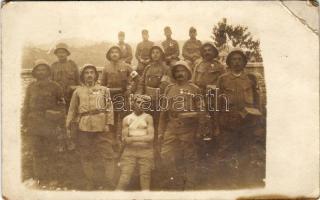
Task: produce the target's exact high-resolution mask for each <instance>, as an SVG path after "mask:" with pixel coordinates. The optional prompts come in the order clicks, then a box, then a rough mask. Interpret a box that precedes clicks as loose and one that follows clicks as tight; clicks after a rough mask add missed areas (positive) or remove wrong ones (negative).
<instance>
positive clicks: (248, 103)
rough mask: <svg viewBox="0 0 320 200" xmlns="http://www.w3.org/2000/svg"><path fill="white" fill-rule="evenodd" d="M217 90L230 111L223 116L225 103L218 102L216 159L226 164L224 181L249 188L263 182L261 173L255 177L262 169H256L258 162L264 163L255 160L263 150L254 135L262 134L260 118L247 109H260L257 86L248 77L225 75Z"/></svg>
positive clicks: (243, 75)
mask: <svg viewBox="0 0 320 200" xmlns="http://www.w3.org/2000/svg"><path fill="white" fill-rule="evenodd" d="M217 87H218V88H219V89H220V90H219V94H220V95H222V94H223V95H226V96H227V100H228V105H229V108H228V109H229V111H228V112H225V109H226V107H225V101H224V100H222V99H220V100H221V101H220V102H221V104H220V108H219V109H220V112H219V113H218V117H219V126H220V131H221V134H220V135H219V136H218V138H217V139H218V143H219V144H218V145H219V151H218V152H217V159H220V160H221V159H222V160H221V161H220V162H221V163H225V165H224V167H223V170H225V171H226V173H227V176H225V177H224V178H225V180H230V181H233V183H239V184H242V185H243V184H252V183H253V182H252V181H253V180H254V179H259V178H260V179H261V180H260V181H262V177H261V176H263V173H260V174H259V173H258V174H255V173H256V171H257V170H258V171H259V170H261V169H262V168H261V166H258V165H256V163H257V161H258V162H264V161H263V158H262V160H259V159H258V158H257V157H255V155H257V153H259V154H260V155H262V154H263V148H264V143H263V139H262V138H261V136H258V134H257V131H259V130H261V129H259V127H260V126H261V125H260V122H259V119H260V116H259V114H254V113H252V111H251V113H250V109H251V110H252V109H257V108H258V105H259V103H258V102H257V97H258V96H259V94H258V91H257V90H258V85H257V83H256V82H255V81H254V77H252V75H251V74H247V73H245V72H241V74H240V75H235V74H233V73H232V72H227V73H225V74H224V75H222V76H221V77H220V78H219V80H218V83H217ZM255 112H256V113H257V112H259V111H257V110H255ZM261 139H262V140H261ZM257 151H260V152H257ZM259 176H260V177H259Z"/></svg>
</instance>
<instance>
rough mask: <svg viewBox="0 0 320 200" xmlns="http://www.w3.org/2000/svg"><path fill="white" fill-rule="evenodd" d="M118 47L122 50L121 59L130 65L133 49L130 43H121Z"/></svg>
mask: <svg viewBox="0 0 320 200" xmlns="http://www.w3.org/2000/svg"><path fill="white" fill-rule="evenodd" d="M118 46H119V47H120V49H121V59H122V60H123V61H124V62H126V63H128V64H130V63H131V61H132V48H131V46H130V45H129V44H128V43H119V44H118Z"/></svg>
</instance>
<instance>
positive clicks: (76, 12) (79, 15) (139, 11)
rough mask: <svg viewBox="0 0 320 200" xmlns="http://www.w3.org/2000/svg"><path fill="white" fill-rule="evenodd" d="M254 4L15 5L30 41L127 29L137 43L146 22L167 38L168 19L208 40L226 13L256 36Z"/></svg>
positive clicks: (178, 32)
mask: <svg viewBox="0 0 320 200" xmlns="http://www.w3.org/2000/svg"><path fill="white" fill-rule="evenodd" d="M250 4H252V5H257V3H256V2H246V3H241V4H240V3H239V2H236V1H235V2H234V3H233V6H232V7H231V6H230V4H229V3H225V2H166V3H162V2H142V1H141V2H139V1H138V2H96V3H91V2H63V3H59V2H45V3H41V2H36V3H35V2H33V4H32V7H31V8H29V9H23V8H25V6H23V4H19V3H18V4H17V5H15V9H17V12H20V11H21V15H22V17H23V19H24V20H21V21H19V22H17V23H21V26H19V27H24V29H23V28H21V31H22V32H24V31H27V32H28V33H29V34H28V36H27V38H26V41H27V42H29V43H32V44H46V43H52V44H54V43H56V41H59V40H63V39H64V38H73V37H75V38H82V39H83V42H84V43H85V41H86V40H88V41H97V42H99V41H108V42H116V41H117V33H118V32H119V31H124V32H125V33H126V41H128V42H131V43H137V42H139V41H140V40H141V30H142V29H144V28H145V29H148V30H149V35H150V40H153V41H160V40H163V39H164V35H163V28H164V27H165V26H167V25H168V26H171V28H172V31H173V38H175V39H178V40H186V39H188V37H189V36H188V30H189V28H190V26H194V27H196V28H197V30H198V38H199V39H201V40H203V41H208V40H211V39H210V35H211V30H212V28H213V26H214V25H215V24H217V22H218V21H220V20H221V19H222V18H224V17H225V18H227V20H228V22H229V23H231V24H234V25H237V24H241V25H245V26H248V27H249V31H250V32H252V33H253V36H254V37H256V38H258V35H257V33H258V31H257V29H256V25H255V23H257V22H256V21H255V20H252V19H253V18H254V16H255V15H256V14H257V12H258V10H257V9H254V7H252V9H249V12H248V9H246V10H247V11H246V12H245V13H244V12H242V11H241V10H243V8H248V5H250ZM25 5H28V2H25ZM261 6H263V3H262V4H261ZM262 8H263V7H262Z"/></svg>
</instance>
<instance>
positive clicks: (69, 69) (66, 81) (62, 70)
mask: <svg viewBox="0 0 320 200" xmlns="http://www.w3.org/2000/svg"><path fill="white" fill-rule="evenodd" d="M51 71H52V80H53V81H56V82H57V83H59V85H60V86H61V87H62V90H63V93H64V96H65V99H66V101H70V100H71V96H72V92H73V89H72V88H70V86H76V85H80V77H79V69H78V66H77V65H76V63H75V62H73V61H72V60H67V61H66V62H64V63H62V62H59V61H57V62H55V63H53V64H52V65H51Z"/></svg>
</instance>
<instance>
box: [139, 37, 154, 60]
mask: <svg viewBox="0 0 320 200" xmlns="http://www.w3.org/2000/svg"><path fill="white" fill-rule="evenodd" d="M152 46H153V42H151V41H142V42H140V43H139V44H138V45H137V49H136V53H135V57H136V59H137V60H140V58H142V59H144V60H146V59H150V57H149V56H150V49H151V47H152Z"/></svg>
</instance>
